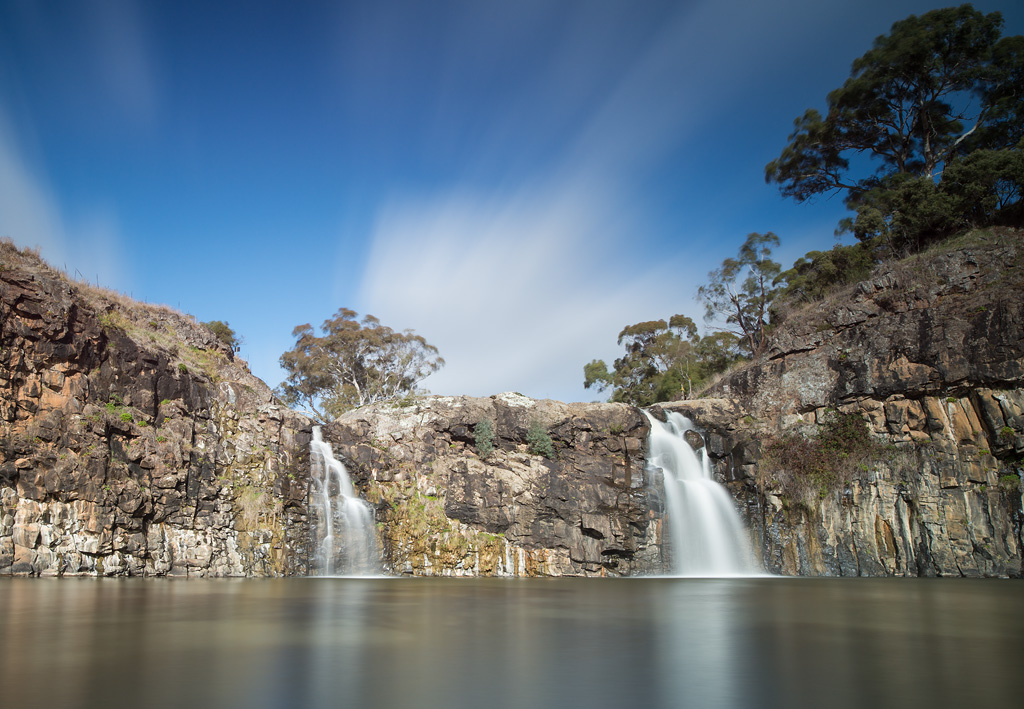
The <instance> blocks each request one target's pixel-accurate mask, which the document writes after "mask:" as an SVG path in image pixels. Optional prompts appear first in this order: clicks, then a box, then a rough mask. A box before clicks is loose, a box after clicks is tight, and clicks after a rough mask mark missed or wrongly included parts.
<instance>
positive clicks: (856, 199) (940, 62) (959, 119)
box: [765, 5, 1024, 251]
mask: <svg viewBox="0 0 1024 709" xmlns="http://www.w3.org/2000/svg"><path fill="white" fill-rule="evenodd" d="M1002 25H1003V19H1002V16H1001V15H1000V13H998V12H993V13H990V14H988V15H986V14H984V13H981V12H979V11H977V10H975V9H974V8H972V7H971V6H970V5H961V6H960V7H953V8H946V9H941V10H933V11H931V12H927V13H925V14H923V15H921V16H915V15H911V16H910V17H908V18H906V19H905V20H901V21H899V22H897V23H895V24H894V25H893V26H892V29H891V31H890V33H889V34H888V35H882V36H880V37H878V38H877V39H876V40H875V42H874V46H873V47H872V48H871V49H870V50H869V51H868V52H867V53H865V54H864V55H863V56H861V57H860V58H859V59H857V60H856V61H854V62H853V67H852V71H851V74H850V78H849V79H847V80H846V82H845V83H844V84H843V85H842V86H841V87H839V88H838V89H836V90H834V91H832V92H831V93H829V94H828V97H827V104H828V110H827V112H826V113H825V115H822V114H821V113H820V112H819V111H817V110H815V109H813V108H812V109H808V110H807V111H806V112H805V113H804V114H803V115H802V116H801V117H799V118H798V119H797V120H796V121H795V130H794V131H793V133H792V134H791V135H790V136H789V143H788V145H787V146H786V147H785V148H784V149H783V151H782V154H781V155H780V156H779V157H778V158H777V159H775V160H773V161H772V162H770V163H768V165H767V166H766V167H765V178H766V179H767V180H768V181H769V182H775V183H777V184H778V185H779V188H780V190H781V191H782V193H783V195H785V196H787V197H792V198H794V199H796V200H797V201H801V202H802V201H805V200H808V199H812V198H813V197H815V196H818V195H822V194H829V193H836V192H845V194H846V203H847V206H848V207H850V209H851V210H853V211H854V212H855V217H854V218H852V219H849V220H845V222H844V224H843V225H842V227H843V229H848V230H852V231H853V232H854V233H855V234H856V236H857V237H858V238H860V239H862V240H866V239H872V238H876V237H883V238H885V239H886V240H887V241H888V242H889V243H890V245H891V246H892V248H894V249H895V250H897V251H908V250H913V249H914V248H918V247H920V246H921V245H922V244H923V242H925V241H928V240H930V239H932V238H935V237H937V236H942V235H945V234H947V233H949V232H950V231H952V230H955V229H959V228H963V227H966V226H982V225H986V224H989V223H994V222H997V221H999V220H1003V221H1005V220H1007V219H1011V218H1014V217H1017V215H1019V207H1017V206H1016V205H1017V204H1018V203H1019V200H1020V192H1021V184H1022V183H1021V179H1020V176H1019V175H1018V174H1017V172H1015V171H1014V169H1013V166H1014V165H1015V164H1016V162H1017V160H1018V159H1019V157H1018V156H1019V155H1020V152H1021V150H1022V148H1024V144H1022V138H1024V128H1022V125H1024V37H1020V36H1013V37H1005V38H1002V39H1000V34H1001V30H1002ZM978 151H984V152H985V153H986V154H987V156H986V157H985V158H974V160H976V161H979V160H980V161H984V162H986V163H987V164H989V165H992V166H995V167H996V168H998V170H999V173H998V177H997V178H996V179H994V180H993V179H989V178H988V177H987V176H986V175H985V173H984V172H982V171H979V170H977V169H972V167H974V168H976V167H977V165H973V166H972V165H971V164H970V160H971V159H972V158H971V156H973V155H974V154H975V153H976V152H978ZM856 156H868V157H870V158H871V159H872V161H873V165H874V169H871V168H869V167H866V163H865V161H864V160H855V161H852V162H851V160H852V159H853V158H855V157H856ZM965 161H967V163H968V164H967V165H965V166H964V167H962V168H961V170H960V172H959V173H958V174H959V179H958V180H957V181H955V182H951V183H948V184H947V183H946V181H945V176H944V173H946V172H947V171H948V170H950V169H954V171H955V166H957V165H958V164H962V163H964V162H965ZM965 178H970V179H971V181H970V183H969V184H967V185H965V184H964V179H965ZM940 181H941V184H940ZM979 193H982V196H983V197H984V199H983V200H981V201H982V204H983V206H984V207H985V208H986V209H982V208H979V207H977V205H976V204H973V203H971V201H970V197H971V196H974V197H977V196H978V194H979ZM1011 207H1012V209H1010V208H1011ZM1018 218H1019V217H1018Z"/></svg>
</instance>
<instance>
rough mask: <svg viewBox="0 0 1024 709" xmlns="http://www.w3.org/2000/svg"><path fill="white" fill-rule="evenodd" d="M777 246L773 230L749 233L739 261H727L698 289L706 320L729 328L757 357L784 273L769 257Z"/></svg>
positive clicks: (743, 346)
mask: <svg viewBox="0 0 1024 709" xmlns="http://www.w3.org/2000/svg"><path fill="white" fill-rule="evenodd" d="M778 245H779V237H777V236H776V235H775V234H773V233H772V232H770V231H769V232H766V233H764V234H758V233H756V232H754V233H751V234H748V235H747V239H746V241H744V242H743V245H742V246H740V250H739V253H738V254H737V256H736V258H727V259H725V260H724V261H723V262H722V265H721V267H720V268H717V269H715V270H714V271H711V272H710V273H709V274H708V279H709V282H708V283H707V284H706V285H703V286H701V287H700V288H699V289H698V290H697V295H699V296H700V297H701V299H702V300H703V301H704V304H705V314H704V319H705V320H706V321H707V322H722V321H724V322H725V323H726V324H727V325H730V326H731V328H726V330H727V331H728V332H731V333H732V334H733V335H736V336H737V337H739V338H741V339H740V343H741V347H742V348H743V349H744V350H746V352H747V354H749V355H755V354H757V353H758V352H759V351H760V350H761V347H762V345H763V344H764V340H765V332H766V330H767V327H768V320H769V314H768V309H769V306H770V305H771V302H772V299H773V298H774V297H775V293H776V290H777V289H776V286H775V280H776V278H777V277H778V276H779V273H780V271H781V267H780V266H779V264H778V263H776V262H775V261H772V260H771V259H770V258H769V256H771V253H772V247H773V246H778Z"/></svg>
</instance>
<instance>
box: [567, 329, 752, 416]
mask: <svg viewBox="0 0 1024 709" xmlns="http://www.w3.org/2000/svg"><path fill="white" fill-rule="evenodd" d="M618 343H619V344H620V345H622V346H624V347H625V349H626V353H625V354H624V355H623V356H622V357H620V358H618V359H617V360H615V363H614V366H613V369H612V370H611V371H609V370H608V365H607V364H605V362H604V361H603V360H598V359H595V360H593V361H592V362H590V364H587V365H584V367H583V377H584V381H583V386H584V387H586V388H587V389H589V388H591V387H593V388H595V389H597V390H598V391H604V390H606V389H609V388H610V389H612V395H611V400H612V401H621V402H625V403H628V404H633V405H635V406H649V405H651V404H654V403H657V402H659V401H668V400H670V399H673V398H677V397H678V396H679V394H680V393H681V392H687V393H692V391H693V388H694V387H695V386H699V385H700V384H701V383H703V382H704V381H706V380H707V379H708V378H709V377H710V376H712V375H714V374H717V373H718V372H722V371H724V370H725V369H728V368H729V367H730V366H731V365H732V364H733V363H734V362H735V361H736V360H737V359H738V356H739V354H738V350H737V348H736V338H735V337H732V336H731V335H729V334H728V333H715V334H713V335H709V336H707V337H703V338H702V337H700V336H698V334H697V326H696V325H695V324H694V322H693V320H691V319H690V318H688V317H686V316H685V315H673V316H672V317H671V318H670V319H669V320H668V322H666V321H664V320H651V321H648V322H642V323H637V324H636V325H629V326H627V327H625V328H623V330H622V332H620V333H619V340H618Z"/></svg>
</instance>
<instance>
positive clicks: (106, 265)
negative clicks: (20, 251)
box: [0, 107, 123, 286]
mask: <svg viewBox="0 0 1024 709" xmlns="http://www.w3.org/2000/svg"><path fill="white" fill-rule="evenodd" d="M0 236H5V237H8V238H10V239H12V240H13V241H14V242H15V243H16V244H19V245H20V246H28V247H38V248H39V251H40V253H41V254H42V256H43V258H45V259H46V260H47V261H48V262H49V263H50V264H51V265H53V266H54V267H56V268H62V269H67V272H68V274H69V275H70V276H72V277H81V278H83V279H85V280H90V281H99V283H101V284H103V285H107V286H110V285H112V284H116V283H121V282H122V276H123V270H122V268H121V257H120V254H121V253H122V248H121V238H120V229H119V227H118V224H117V218H116V216H115V215H114V213H113V211H112V210H103V209H100V208H99V207H95V206H94V207H92V208H90V210H89V212H88V213H86V214H82V215H77V216H76V218H74V219H72V220H68V219H66V218H65V216H64V214H63V212H62V210H61V207H60V205H59V204H58V202H57V199H56V198H55V197H54V195H53V191H52V190H51V189H50V188H49V187H48V186H47V184H46V180H45V178H44V176H43V174H42V171H41V169H39V168H38V167H37V166H33V165H31V164H30V163H29V162H28V161H27V160H26V159H25V157H24V156H23V154H22V152H21V151H19V150H18V141H17V140H16V137H15V134H14V132H13V130H12V129H11V128H10V124H9V122H8V121H7V120H6V119H5V116H4V112H3V110H2V107H0Z"/></svg>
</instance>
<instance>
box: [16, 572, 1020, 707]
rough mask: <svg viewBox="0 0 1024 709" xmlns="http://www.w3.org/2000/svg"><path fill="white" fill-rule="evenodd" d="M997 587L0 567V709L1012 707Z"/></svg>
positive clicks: (1009, 658)
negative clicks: (17, 574)
mask: <svg viewBox="0 0 1024 709" xmlns="http://www.w3.org/2000/svg"><path fill="white" fill-rule="evenodd" d="M1021 589H1022V586H1021V585H1020V583H1019V582H1016V581H956V580H916V579H915V580H833V579H818V580H815V579H728V580H725V579H719V580H715V579H637V580H607V581H599V580H582V579H579V580H508V579H505V580H427V579H415V580H414V579H289V580H265V581H171V580H145V581H143V580H92V579H81V580H72V579H64V580H59V581H51V580H33V579H5V580H2V581H0V686H2V687H3V697H4V699H3V704H4V706H12V707H13V706H18V707H25V706H105V707H110V706H115V707H116V706H128V705H138V704H145V705H148V706H156V707H163V706H168V707H169V706H182V705H192V706H228V707H234V706H237V707H243V706H244V707H284V706H311V707H318V706H359V707H370V706H394V705H409V704H416V705H417V706H419V707H434V706H437V707H440V706H444V707H481V706H483V707H487V708H488V709H495V708H498V707H513V706H515V707H519V706H592V707H605V706H607V707H611V706H616V707H621V706H645V707H648V706H650V707H677V706H701V707H708V706H719V707H751V706H765V707H794V706H795V707H800V706H808V707H810V706H831V707H846V706H850V707H854V706H881V707H885V706H949V705H954V704H957V705H959V704H971V705H1000V704H1011V703H1015V701H1016V699H1017V698H1019V696H1020V693H1021V691H1022V690H1024V679H1022V677H1021V674H1020V673H1019V672H1018V668H1019V666H1020V664H1021V662H1022V660H1024V639H1022V638H1024V608H1022V604H1021V603H1020V598H1021Z"/></svg>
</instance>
